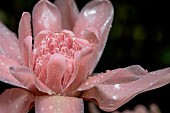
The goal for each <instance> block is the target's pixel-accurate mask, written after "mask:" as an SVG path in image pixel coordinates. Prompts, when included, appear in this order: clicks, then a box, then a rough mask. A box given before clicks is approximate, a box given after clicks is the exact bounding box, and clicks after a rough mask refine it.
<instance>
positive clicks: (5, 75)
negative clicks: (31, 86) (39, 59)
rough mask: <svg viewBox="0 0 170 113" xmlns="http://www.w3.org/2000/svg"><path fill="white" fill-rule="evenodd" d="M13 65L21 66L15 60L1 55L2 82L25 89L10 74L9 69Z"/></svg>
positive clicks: (0, 75)
mask: <svg viewBox="0 0 170 113" xmlns="http://www.w3.org/2000/svg"><path fill="white" fill-rule="evenodd" d="M12 65H19V64H18V63H17V62H15V61H14V60H12V59H10V58H8V57H7V56H4V55H0V81H2V82H5V83H9V84H12V85H15V86H20V87H23V85H22V84H21V83H20V82H19V81H18V80H16V79H15V78H14V77H13V76H12V75H11V73H10V72H9V68H10V66H12Z"/></svg>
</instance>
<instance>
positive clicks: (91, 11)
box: [73, 0, 114, 74]
mask: <svg viewBox="0 0 170 113" xmlns="http://www.w3.org/2000/svg"><path fill="white" fill-rule="evenodd" d="M113 13H114V12H113V6H112V4H111V2H110V1H109V0H93V1H91V2H89V3H88V4H87V5H86V6H85V7H84V8H83V9H82V11H81V13H80V15H79V17H78V19H77V22H76V24H75V27H74V29H73V30H74V33H75V35H76V36H77V37H83V38H85V39H86V37H89V33H86V32H85V31H87V30H88V31H90V32H93V33H91V34H94V35H96V36H94V35H91V38H87V40H89V39H93V40H94V41H95V40H98V42H99V45H95V46H94V52H93V57H92V58H91V59H92V60H91V61H89V62H90V72H89V73H90V74H91V73H92V71H93V70H94V68H95V66H96V64H97V62H98V61H99V59H100V57H101V54H102V52H103V49H104V47H105V43H106V41H107V37H108V33H109V30H110V27H111V24H112V20H113ZM96 37H97V38H96Z"/></svg>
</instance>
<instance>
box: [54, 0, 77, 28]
mask: <svg viewBox="0 0 170 113" xmlns="http://www.w3.org/2000/svg"><path fill="white" fill-rule="evenodd" d="M54 4H55V5H56V6H57V7H58V9H59V10H60V12H61V15H62V29H67V30H72V29H73V27H74V25H75V22H76V20H77V17H78V14H79V11H78V8H77V5H76V3H75V1H74V0H55V2H54Z"/></svg>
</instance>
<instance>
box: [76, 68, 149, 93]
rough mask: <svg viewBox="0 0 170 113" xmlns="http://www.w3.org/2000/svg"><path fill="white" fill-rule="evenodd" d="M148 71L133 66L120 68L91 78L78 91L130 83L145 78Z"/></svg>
mask: <svg viewBox="0 0 170 113" xmlns="http://www.w3.org/2000/svg"><path fill="white" fill-rule="evenodd" d="M146 74H147V71H146V70H144V69H143V68H142V67H141V66H139V65H132V66H129V67H126V68H119V69H115V70H112V71H109V70H108V71H106V73H99V74H95V75H94V76H90V77H89V78H88V79H87V80H86V81H85V82H84V83H83V84H81V85H80V86H79V88H78V89H77V90H78V91H83V90H87V89H90V88H92V87H95V86H97V85H99V84H107V85H112V84H123V83H130V82H133V81H135V80H137V79H140V78H141V77H142V76H145V75H146Z"/></svg>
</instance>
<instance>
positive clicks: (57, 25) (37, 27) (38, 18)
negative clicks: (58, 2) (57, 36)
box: [32, 0, 62, 37]
mask: <svg viewBox="0 0 170 113" xmlns="http://www.w3.org/2000/svg"><path fill="white" fill-rule="evenodd" d="M32 16H33V17H32V18H33V33H34V37H35V36H36V35H37V34H38V33H39V32H40V31H41V30H50V31H53V32H57V31H59V30H60V29H61V26H62V24H61V23H62V21H61V14H60V11H59V10H58V8H57V7H56V6H55V5H54V4H52V3H51V2H49V1H48V0H40V1H39V2H38V3H37V4H36V5H35V6H34V9H33V13H32Z"/></svg>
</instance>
